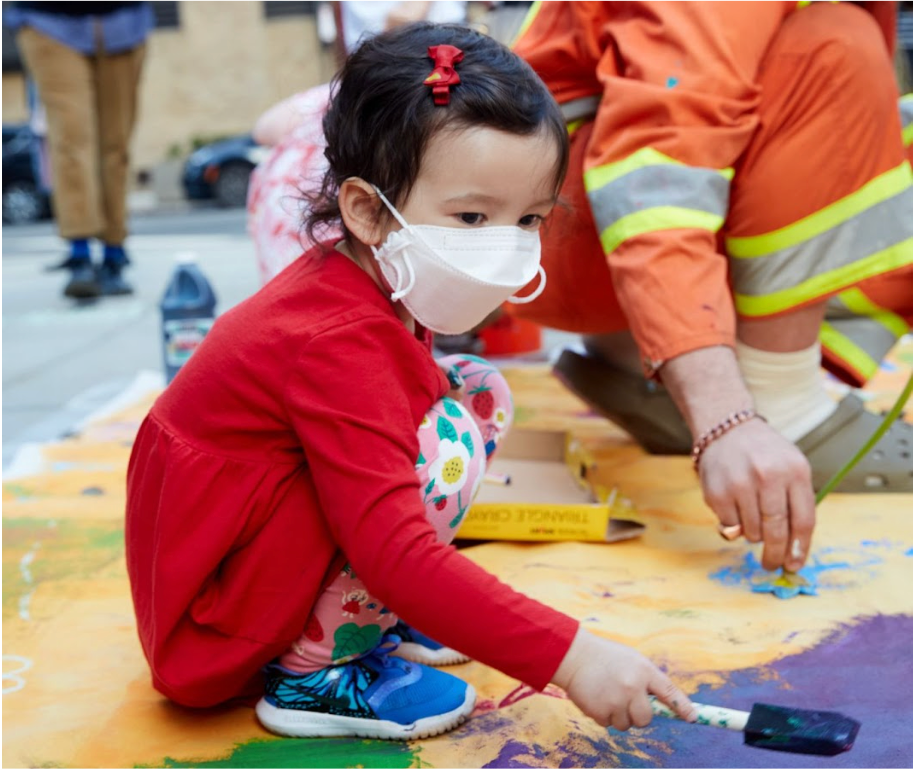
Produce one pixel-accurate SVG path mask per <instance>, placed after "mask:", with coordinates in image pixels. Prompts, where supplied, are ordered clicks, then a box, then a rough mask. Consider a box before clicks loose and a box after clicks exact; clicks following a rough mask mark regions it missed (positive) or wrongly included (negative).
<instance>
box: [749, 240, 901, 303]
mask: <svg viewBox="0 0 916 770" xmlns="http://www.w3.org/2000/svg"><path fill="white" fill-rule="evenodd" d="M912 261H913V239H912V238H907V239H906V240H905V241H902V242H901V243H896V244H894V245H893V246H890V247H889V248H886V249H883V250H882V251H878V252H875V253H874V254H872V255H871V256H869V257H866V258H865V259H860V260H858V261H857V262H853V263H852V264H851V265H844V266H843V267H840V268H837V269H836V270H830V271H829V272H826V273H821V274H820V275H815V276H812V277H811V278H809V279H808V280H807V281H803V282H802V283H800V284H798V285H797V286H793V287H791V288H789V289H784V290H783V291H777V292H774V293H773V294H763V295H761V296H757V297H754V296H751V295H748V294H735V309H736V310H737V311H738V313H740V314H741V315H744V316H751V317H754V316H766V315H773V314H775V313H781V312H782V311H783V310H788V309H790V308H793V307H797V306H798V305H801V304H803V303H805V302H808V301H810V300H812V299H817V298H818V297H822V296H825V295H827V294H831V293H833V292H836V291H838V290H840V289H842V288H843V287H845V286H851V285H853V284H856V283H859V282H860V281H864V280H865V279H866V278H871V277H873V276H875V275H880V274H881V273H887V272H889V271H891V270H895V269H897V268H898V267H903V266H904V265H908V264H910V263H911V262H912Z"/></svg>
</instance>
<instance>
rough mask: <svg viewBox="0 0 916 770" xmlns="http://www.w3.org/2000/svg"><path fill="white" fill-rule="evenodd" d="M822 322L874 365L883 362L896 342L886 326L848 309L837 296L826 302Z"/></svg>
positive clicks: (894, 335) (895, 337) (895, 336)
mask: <svg viewBox="0 0 916 770" xmlns="http://www.w3.org/2000/svg"><path fill="white" fill-rule="evenodd" d="M824 322H825V323H827V324H828V325H829V326H831V327H832V328H833V330H834V332H836V333H837V334H840V335H842V336H843V337H845V338H846V339H847V340H849V341H850V342H852V344H853V345H855V346H856V347H857V348H859V349H860V350H862V351H863V352H865V353H866V354H867V355H868V356H869V358H871V359H872V360H873V361H875V362H876V363H877V362H879V361H883V360H884V356H886V355H887V353H888V351H889V350H890V349H891V348H892V347H894V344H895V343H896V342H897V340H898V337H897V335H896V334H894V333H893V332H892V331H891V330H890V329H888V328H887V327H886V326H884V325H882V324H880V323H878V322H877V321H876V320H874V319H873V318H871V317H870V316H863V315H859V314H858V313H856V312H855V311H854V310H851V309H850V308H848V307H847V306H846V304H845V303H844V302H843V300H842V299H841V298H840V297H839V296H836V297H831V298H830V300H829V301H828V302H827V315H826V318H825V319H824ZM838 352H841V351H838Z"/></svg>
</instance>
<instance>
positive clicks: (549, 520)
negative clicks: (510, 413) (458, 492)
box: [457, 430, 645, 543]
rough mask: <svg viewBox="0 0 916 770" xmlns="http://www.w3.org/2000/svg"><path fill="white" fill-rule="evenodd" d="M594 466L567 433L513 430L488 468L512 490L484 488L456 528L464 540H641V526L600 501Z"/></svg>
mask: <svg viewBox="0 0 916 770" xmlns="http://www.w3.org/2000/svg"><path fill="white" fill-rule="evenodd" d="M593 471H594V461H593V460H592V459H591V457H590V456H589V455H588V454H587V452H586V451H585V449H584V448H583V447H582V445H581V443H580V442H579V441H578V440H576V439H575V438H572V437H570V436H569V435H568V434H567V433H566V432H564V431H551V430H515V431H512V432H511V433H509V435H508V436H507V437H506V439H505V440H504V441H503V443H502V444H501V445H500V448H499V454H498V455H497V457H496V459H495V460H494V461H493V463H492V465H491V466H490V474H491V475H493V476H501V475H505V476H508V477H509V478H510V479H511V483H509V484H508V485H500V484H492V483H487V482H485V483H484V484H482V485H481V488H480V491H479V492H478V494H477V499H476V500H475V501H474V504H473V505H472V506H471V509H470V510H469V511H468V514H467V516H466V517H465V519H464V521H463V522H462V523H461V526H460V527H459V528H458V533H457V537H458V538H461V539H465V540H531V541H558V540H585V541H593V542H604V543H613V542H616V541H619V540H629V539H630V538H633V537H638V536H639V535H640V534H641V533H642V531H643V530H644V529H645V526H644V525H643V524H640V523H639V522H636V521H632V520H630V519H628V518H619V517H618V516H616V515H612V514H617V513H620V512H624V513H629V512H630V511H631V510H632V509H629V510H628V509H627V508H626V506H625V505H622V504H620V503H619V501H617V500H616V496H615V495H613V494H612V495H611V496H610V498H609V499H605V500H603V501H599V500H597V499H596V495H595V491H594V489H593V485H592V484H591V483H590V477H591V476H592V472H593Z"/></svg>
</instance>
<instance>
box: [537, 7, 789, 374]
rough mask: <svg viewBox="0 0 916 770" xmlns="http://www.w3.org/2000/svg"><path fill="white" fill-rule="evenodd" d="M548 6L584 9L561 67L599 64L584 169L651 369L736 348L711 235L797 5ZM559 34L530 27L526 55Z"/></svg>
mask: <svg viewBox="0 0 916 770" xmlns="http://www.w3.org/2000/svg"><path fill="white" fill-rule="evenodd" d="M554 5H568V6H575V8H576V9H577V16H576V18H575V19H574V20H573V22H574V23H575V24H576V33H575V35H574V36H573V37H572V38H571V39H567V40H566V41H565V42H562V41H561V42H560V43H558V46H559V47H560V51H559V58H558V60H557V61H558V63H562V62H564V61H565V62H567V65H569V63H570V62H572V61H574V60H578V61H580V62H581V61H582V60H584V59H590V60H591V66H592V72H593V73H594V74H593V77H594V80H593V82H592V89H593V94H594V95H595V97H596V98H595V101H596V102H597V113H596V115H595V118H594V125H593V127H592V131H591V134H590V136H589V138H588V149H587V152H586V157H585V164H584V168H583V169H581V171H582V172H583V174H584V186H585V191H586V194H587V196H588V201H589V205H590V208H591V210H592V214H593V216H594V220H595V224H596V227H597V230H598V236H599V238H600V241H601V245H602V248H603V250H604V253H605V255H606V256H607V259H608V263H609V265H610V269H611V273H612V276H613V280H614V285H615V288H616V291H617V294H618V297H619V300H620V304H621V306H622V308H623V310H624V312H625V313H626V314H627V316H628V319H629V321H630V325H631V329H632V331H633V334H634V336H635V338H636V341H637V343H638V344H639V346H640V348H641V350H642V353H643V355H644V358H645V361H646V366H647V369H649V370H650V371H654V370H657V368H658V367H660V366H661V364H662V363H663V362H664V361H665V360H667V359H670V358H673V357H675V356H677V355H680V354H682V353H685V352H688V351H689V350H692V349H695V348H699V347H705V346H708V345H715V344H733V340H734V307H733V301H732V298H731V292H730V291H729V288H728V278H727V263H726V260H725V259H724V258H723V257H722V255H721V253H720V251H719V248H718V244H717V237H718V232H719V230H720V228H721V227H722V225H723V223H724V221H725V218H726V216H727V213H728V202H729V189H730V183H731V179H732V177H733V175H734V166H735V164H736V162H737V161H738V159H739V157H740V156H741V154H742V153H743V151H744V150H745V149H746V148H747V146H748V143H749V142H750V139H751V137H752V135H753V133H754V131H755V129H756V127H757V125H758V118H757V114H756V111H757V107H758V105H759V99H760V89H759V86H758V85H757V84H756V82H755V77H756V72H757V69H758V67H759V65H760V62H761V60H762V58H763V55H764V53H765V51H766V47H767V45H768V43H769V41H770V40H771V38H772V35H773V34H774V33H775V31H776V30H777V29H778V26H779V24H780V23H781V21H782V19H783V18H784V17H785V15H786V13H787V12H788V11H787V7H788V5H789V4H787V3H782V2H774V3H738V4H734V3H653V2H631V3H614V4H606V3H600V4H598V3H557V4H555V3H549V4H548V3H545V4H544V7H543V10H542V11H541V13H545V14H548V15H549V14H550V13H552V10H551V9H548V8H547V6H554ZM589 6H590V7H589ZM595 6H601V7H604V8H606V9H609V10H606V11H605V12H603V13H602V14H601V15H598V14H597V12H596V8H595ZM557 12H559V11H557ZM565 12H566V13H567V14H569V13H570V10H569V9H567V10H566V11H565ZM555 26H556V25H555V23H552V22H551V20H550V19H545V20H544V22H543V26H542V27H541V28H539V27H538V19H537V17H536V18H535V19H534V20H533V22H532V25H531V28H530V29H529V31H528V32H527V33H526V36H527V37H529V39H528V40H526V41H525V50H533V49H535V48H536V47H537V46H538V45H539V43H540V44H545V45H548V46H549V45H550V40H549V38H548V37H547V36H546V34H545V33H546V31H547V30H549V29H551V27H555ZM539 29H540V31H539ZM538 36H541V37H542V39H541V40H540V41H538V39H537V38H538ZM537 57H538V58H537V62H538V66H537V70H538V73H539V74H541V76H542V77H544V78H545V80H546V81H547V83H548V85H550V86H551V88H552V90H553V91H554V93H557V92H558V91H559V92H560V93H564V92H565V93H569V94H572V95H575V93H576V89H575V84H574V83H572V82H570V77H569V74H568V73H569V72H570V71H572V70H574V67H572V66H565V67H562V66H561V67H558V69H559V70H560V71H559V72H558V73H557V74H556V75H554V74H553V73H552V71H551V70H552V67H551V65H550V63H549V56H548V55H545V53H543V52H541V53H539V54H537ZM554 77H556V78H557V84H556V86H553V85H551V81H552V78H554ZM581 90H582V89H581V87H580V91H581Z"/></svg>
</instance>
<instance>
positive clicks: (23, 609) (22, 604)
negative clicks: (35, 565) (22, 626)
mask: <svg viewBox="0 0 916 770" xmlns="http://www.w3.org/2000/svg"><path fill="white" fill-rule="evenodd" d="M39 548H41V543H39V542H35V543H32V548H31V550H29V551H28V552H27V553H26V554H25V555H24V556H23V557H22V558H21V559H20V560H19V572H20V573H21V574H22V579H23V581H24V582H25V584H26V585H27V586H32V585H34V583H35V581H34V580H33V578H32V570H31V569H30V567H31V565H32V562H33V561H35V556H36V554H37V553H38V549H39ZM33 593H35V589H34V588H30V589H29V590H28V591H26V592H25V594H23V595H22V596H20V597H19V617H20V618H22V619H23V620H31V619H32V615H31V613H30V612H29V607H30V605H31V603H32V594H33Z"/></svg>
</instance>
